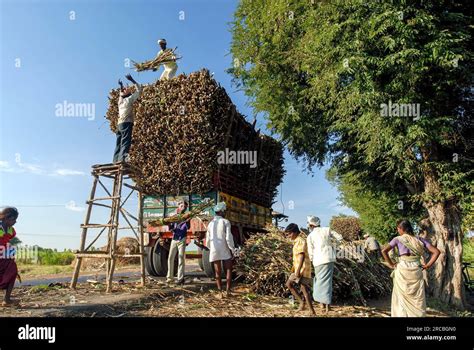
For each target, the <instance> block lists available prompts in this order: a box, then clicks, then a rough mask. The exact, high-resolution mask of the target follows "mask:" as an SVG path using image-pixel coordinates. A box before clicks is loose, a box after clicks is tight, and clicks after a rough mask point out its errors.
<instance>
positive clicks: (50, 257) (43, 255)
mask: <svg viewBox="0 0 474 350" xmlns="http://www.w3.org/2000/svg"><path fill="white" fill-rule="evenodd" d="M38 260H39V263H40V264H41V265H70V264H71V263H72V261H73V260H74V254H73V253H72V252H70V251H64V252H57V251H55V250H53V249H42V250H40V251H38Z"/></svg>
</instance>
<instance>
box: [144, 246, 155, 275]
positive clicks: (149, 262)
mask: <svg viewBox="0 0 474 350" xmlns="http://www.w3.org/2000/svg"><path fill="white" fill-rule="evenodd" d="M154 248H155V247H145V253H146V256H145V269H146V272H147V273H148V274H149V275H150V276H153V277H158V274H157V273H156V271H155V268H154V267H153V251H154Z"/></svg>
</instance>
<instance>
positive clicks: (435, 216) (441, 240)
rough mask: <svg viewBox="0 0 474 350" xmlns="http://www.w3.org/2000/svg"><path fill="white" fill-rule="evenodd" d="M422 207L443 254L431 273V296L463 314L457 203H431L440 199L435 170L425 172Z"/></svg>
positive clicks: (436, 243)
mask: <svg viewBox="0 0 474 350" xmlns="http://www.w3.org/2000/svg"><path fill="white" fill-rule="evenodd" d="M425 170H426V171H425V174H424V175H425V176H424V178H425V188H424V190H425V191H424V192H425V193H424V194H425V196H426V198H427V200H425V201H424V203H423V205H424V207H425V208H426V210H427V211H428V216H429V219H430V221H431V224H432V225H433V229H434V234H433V236H432V243H433V245H434V246H436V247H437V248H438V249H439V250H440V252H441V254H440V256H439V258H438V260H437V261H436V263H435V264H434V265H433V267H432V268H431V269H430V270H429V271H428V294H429V295H432V296H433V297H435V298H436V299H438V300H440V301H442V302H445V303H446V304H449V305H452V306H455V307H457V308H459V309H462V310H464V309H465V308H466V299H465V294H464V284H463V279H462V238H463V234H462V230H461V215H460V210H459V206H458V202H457V200H430V198H436V197H438V196H439V195H440V193H441V191H440V185H439V182H438V178H437V174H436V172H435V170H434V169H432V168H430V169H425Z"/></svg>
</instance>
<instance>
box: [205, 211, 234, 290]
mask: <svg viewBox="0 0 474 350" xmlns="http://www.w3.org/2000/svg"><path fill="white" fill-rule="evenodd" d="M225 210H226V204H225V202H219V203H217V204H216V206H215V207H214V212H215V213H216V216H214V219H212V221H211V222H210V223H209V225H207V232H206V246H207V248H209V261H210V262H211V263H212V264H213V265H214V271H215V274H216V284H217V289H218V290H219V293H220V294H219V295H218V297H220V298H222V297H223V296H224V294H222V277H221V275H222V266H224V270H225V272H226V292H227V293H226V294H225V296H227V297H230V296H231V287H232V267H233V259H234V256H235V251H236V250H235V245H234V238H233V236H232V232H231V225H230V221H229V220H227V219H225V218H224V215H225Z"/></svg>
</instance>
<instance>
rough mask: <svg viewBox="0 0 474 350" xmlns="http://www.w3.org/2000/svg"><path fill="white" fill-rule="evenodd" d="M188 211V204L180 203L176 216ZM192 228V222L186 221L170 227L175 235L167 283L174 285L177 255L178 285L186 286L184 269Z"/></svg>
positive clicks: (171, 248)
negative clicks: (189, 231) (189, 233)
mask: <svg viewBox="0 0 474 350" xmlns="http://www.w3.org/2000/svg"><path fill="white" fill-rule="evenodd" d="M187 209H188V202H186V201H180V202H179V203H178V208H177V209H176V214H182V213H184V212H186V210H187ZM190 227H191V223H190V220H189V219H188V220H185V221H182V222H179V223H172V224H170V225H169V228H170V231H171V232H172V233H173V239H172V240H171V245H170V252H169V255H168V274H167V275H166V282H167V283H173V281H174V279H173V276H174V262H175V259H176V254H178V285H183V284H184V268H185V260H186V238H187V233H188V230H189V228H190Z"/></svg>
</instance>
